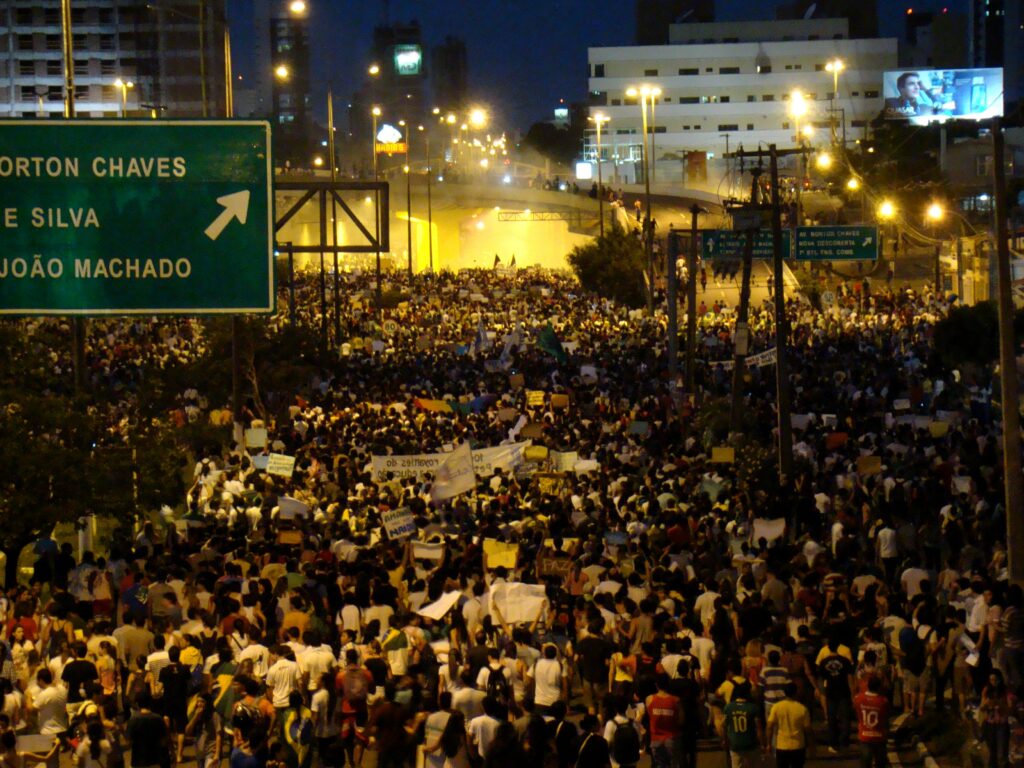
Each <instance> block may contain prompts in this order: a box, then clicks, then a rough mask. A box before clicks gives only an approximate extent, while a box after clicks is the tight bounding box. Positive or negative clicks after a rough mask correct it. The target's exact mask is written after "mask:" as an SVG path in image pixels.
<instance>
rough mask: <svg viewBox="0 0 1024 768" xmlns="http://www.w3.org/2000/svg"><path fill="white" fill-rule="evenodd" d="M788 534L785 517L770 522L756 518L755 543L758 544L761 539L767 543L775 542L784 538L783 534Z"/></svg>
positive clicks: (762, 518)
mask: <svg viewBox="0 0 1024 768" xmlns="http://www.w3.org/2000/svg"><path fill="white" fill-rule="evenodd" d="M785 532H786V519H785V518H784V517H778V518H775V519H774V520H769V519H767V518H764V517H756V518H754V543H755V544H756V543H757V542H759V541H760V540H761V539H765V540H766V541H774V540H775V539H779V538H782V534H784V533H785Z"/></svg>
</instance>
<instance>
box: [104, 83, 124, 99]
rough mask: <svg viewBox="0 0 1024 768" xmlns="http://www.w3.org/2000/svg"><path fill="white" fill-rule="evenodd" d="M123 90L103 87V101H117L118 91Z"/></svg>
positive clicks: (107, 86) (108, 86) (111, 86)
mask: <svg viewBox="0 0 1024 768" xmlns="http://www.w3.org/2000/svg"><path fill="white" fill-rule="evenodd" d="M119 90H121V89H120V88H117V87H115V86H113V85H104V86H103V100H104V101H117V96H118V91H119Z"/></svg>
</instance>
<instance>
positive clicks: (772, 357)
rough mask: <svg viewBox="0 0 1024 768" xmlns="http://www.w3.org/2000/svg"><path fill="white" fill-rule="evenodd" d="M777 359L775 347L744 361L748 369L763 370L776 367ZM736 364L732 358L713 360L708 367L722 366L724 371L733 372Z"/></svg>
mask: <svg viewBox="0 0 1024 768" xmlns="http://www.w3.org/2000/svg"><path fill="white" fill-rule="evenodd" d="M777 359H778V355H777V354H776V353H775V347H772V348H771V349H766V350H765V351H764V352H758V353H757V354H756V355H750V356H749V357H747V358H746V359H745V360H744V365H746V366H747V368H761V367H763V366H766V365H775V361H776V360H777ZM735 362H736V361H735V360H733V359H732V358H730V359H728V360H711V361H708V365H710V366H712V367H717V366H721V367H722V368H723V369H724V370H726V371H731V370H732V367H733V365H735Z"/></svg>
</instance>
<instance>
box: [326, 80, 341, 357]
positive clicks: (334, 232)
mask: <svg viewBox="0 0 1024 768" xmlns="http://www.w3.org/2000/svg"><path fill="white" fill-rule="evenodd" d="M327 153H328V154H329V155H330V156H331V159H330V163H331V183H332V184H334V183H336V182H337V181H338V169H337V167H336V166H337V155H336V154H335V145H334V88H333V86H328V87H327ZM336 197H337V192H335V191H334V189H331V245H332V246H334V343H335V348H337V345H338V344H340V343H341V295H340V287H339V279H338V219H337V216H338V201H337V199H336Z"/></svg>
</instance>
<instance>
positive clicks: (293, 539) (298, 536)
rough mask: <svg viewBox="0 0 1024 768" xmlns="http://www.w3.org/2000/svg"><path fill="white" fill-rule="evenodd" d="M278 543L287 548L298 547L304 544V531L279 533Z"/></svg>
mask: <svg viewBox="0 0 1024 768" xmlns="http://www.w3.org/2000/svg"><path fill="white" fill-rule="evenodd" d="M277 543H278V544H285V545H287V546H290V547H292V546H296V545H298V544H301V543H302V531H278V532H277Z"/></svg>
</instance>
